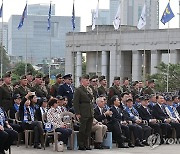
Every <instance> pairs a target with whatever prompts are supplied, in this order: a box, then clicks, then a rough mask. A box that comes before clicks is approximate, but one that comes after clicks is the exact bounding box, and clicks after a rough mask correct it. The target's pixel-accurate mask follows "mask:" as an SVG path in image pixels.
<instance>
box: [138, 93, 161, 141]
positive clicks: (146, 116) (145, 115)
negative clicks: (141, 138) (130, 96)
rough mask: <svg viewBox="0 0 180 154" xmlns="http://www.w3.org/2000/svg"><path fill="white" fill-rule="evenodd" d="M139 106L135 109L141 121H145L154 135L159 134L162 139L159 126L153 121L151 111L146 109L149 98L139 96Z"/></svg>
mask: <svg viewBox="0 0 180 154" xmlns="http://www.w3.org/2000/svg"><path fill="white" fill-rule="evenodd" d="M140 101H141V105H140V107H139V108H137V110H138V113H139V115H140V117H141V119H142V120H146V121H147V122H148V125H149V126H150V127H151V128H153V130H154V134H157V133H158V134H159V135H161V138H162V133H161V124H160V123H159V121H158V120H157V119H155V118H154V117H153V116H152V113H151V110H150V109H149V108H148V104H149V97H148V96H141V97H140Z"/></svg>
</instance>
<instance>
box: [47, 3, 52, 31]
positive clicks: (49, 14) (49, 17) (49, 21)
mask: <svg viewBox="0 0 180 154" xmlns="http://www.w3.org/2000/svg"><path fill="white" fill-rule="evenodd" d="M50 29H51V3H50V6H49V13H48V26H47V30H50Z"/></svg>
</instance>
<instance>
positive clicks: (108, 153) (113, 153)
mask: <svg viewBox="0 0 180 154" xmlns="http://www.w3.org/2000/svg"><path fill="white" fill-rule="evenodd" d="M6 153H7V154H8V152H6ZM54 153H58V152H54V151H53V147H52V146H50V147H48V148H46V150H42V149H34V148H31V147H30V148H28V149H27V148H25V146H24V145H21V146H20V147H17V146H12V148H11V154H54ZM63 153H64V154H84V153H86V154H152V153H153V154H179V153H180V145H179V144H173V145H161V146H158V147H156V148H154V149H152V148H150V147H147V146H146V147H135V148H129V149H118V148H116V147H115V146H113V148H112V149H104V150H95V149H94V150H91V151H79V150H76V151H73V150H64V152H63Z"/></svg>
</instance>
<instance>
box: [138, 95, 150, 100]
mask: <svg viewBox="0 0 180 154" xmlns="http://www.w3.org/2000/svg"><path fill="white" fill-rule="evenodd" d="M139 99H140V100H141V101H143V100H149V95H144V96H140V97H139Z"/></svg>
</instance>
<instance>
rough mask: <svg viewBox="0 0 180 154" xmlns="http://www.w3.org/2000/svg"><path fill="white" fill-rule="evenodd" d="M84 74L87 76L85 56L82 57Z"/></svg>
mask: <svg viewBox="0 0 180 154" xmlns="http://www.w3.org/2000/svg"><path fill="white" fill-rule="evenodd" d="M82 74H83V75H84V74H86V59H85V56H82Z"/></svg>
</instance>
